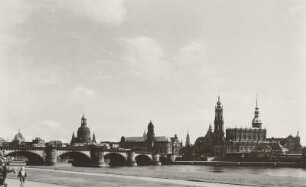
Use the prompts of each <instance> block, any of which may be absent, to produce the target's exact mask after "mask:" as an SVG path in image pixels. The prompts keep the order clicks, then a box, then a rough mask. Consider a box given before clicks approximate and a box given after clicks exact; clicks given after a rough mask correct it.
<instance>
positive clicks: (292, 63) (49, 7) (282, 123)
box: [0, 0, 306, 145]
mask: <svg viewBox="0 0 306 187" xmlns="http://www.w3.org/2000/svg"><path fill="white" fill-rule="evenodd" d="M109 7H111V8H109ZM305 7H306V6H305V2H304V1H302V0H297V1H290V0H268V1H257V0H251V1H247V2H246V1H241V0H234V1H231V2H229V1H226V0H220V1H201V0H195V1H185V0H176V1H175V0H169V1H152V0H134V1H131V0H103V1H100V0H92V1H82V0H71V1H69V3H68V2H67V1H60V0H46V1H36V0H34V1H26V0H11V1H2V2H0V85H1V86H0V95H1V97H0V106H1V107H0V119H1V121H0V128H1V132H0V137H3V138H5V139H7V138H10V139H12V138H13V136H14V135H15V134H16V133H17V132H18V129H21V132H22V133H23V135H24V136H25V137H26V139H27V140H31V139H32V138H34V137H36V136H39V137H42V138H43V139H45V140H52V139H57V140H62V141H65V142H69V140H70V138H71V134H72V132H73V131H74V132H75V131H76V129H77V128H78V126H79V125H80V118H81V115H82V114H83V113H85V115H86V117H87V119H88V125H89V127H90V128H91V131H92V132H95V134H96V138H97V140H99V141H101V140H111V141H119V140H120V137H121V136H122V135H130V136H139V135H142V133H143V131H144V130H145V129H146V126H147V124H148V123H149V121H150V120H152V122H153V123H154V125H155V127H156V129H155V130H156V134H159V135H167V136H168V137H171V136H173V135H174V134H175V133H177V135H178V137H179V138H180V139H182V140H183V142H184V141H185V138H186V135H187V131H189V134H190V139H191V142H192V143H193V142H194V141H195V139H196V138H197V137H199V136H204V135H205V133H206V131H207V129H208V126H209V124H210V123H213V120H214V107H215V104H216V101H217V97H218V95H220V96H221V102H222V104H223V107H224V118H225V119H224V127H225V128H228V127H235V126H237V127H241V126H242V127H251V122H252V119H253V116H254V110H255V98H256V94H258V105H259V108H260V112H261V118H262V122H263V124H262V127H263V128H266V129H267V136H268V137H272V136H273V137H287V136H288V135H290V134H292V135H296V133H297V131H299V132H300V136H301V144H302V145H306V127H305V124H306V118H305V117H304V114H305V111H306V87H305V86H304V85H305V82H306V64H305V61H306V56H305V51H306V34H305V33H306V16H305Z"/></svg>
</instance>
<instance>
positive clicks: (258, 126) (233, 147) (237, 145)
mask: <svg viewBox="0 0 306 187" xmlns="http://www.w3.org/2000/svg"><path fill="white" fill-rule="evenodd" d="M254 114H255V115H254V118H253V120H252V127H251V128H242V127H241V128H228V129H226V141H227V153H249V152H251V150H252V149H254V148H255V147H257V145H258V144H261V143H265V142H266V135H267V131H266V129H262V122H261V119H260V116H259V115H260V112H259V107H258V105H257V98H256V107H255V112H254Z"/></svg>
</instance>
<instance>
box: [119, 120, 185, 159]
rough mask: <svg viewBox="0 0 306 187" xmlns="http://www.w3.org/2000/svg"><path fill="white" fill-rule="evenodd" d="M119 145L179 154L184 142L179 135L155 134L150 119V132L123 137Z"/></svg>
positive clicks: (140, 149)
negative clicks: (169, 136)
mask: <svg viewBox="0 0 306 187" xmlns="http://www.w3.org/2000/svg"><path fill="white" fill-rule="evenodd" d="M119 146H120V147H122V148H126V149H132V150H134V151H143V152H154V153H159V154H165V155H166V154H175V155H176V154H179V150H180V148H181V147H182V143H181V142H180V141H179V139H178V137H177V135H176V134H175V135H174V137H171V138H170V139H168V138H167V137H166V136H155V132H154V125H153V123H152V121H150V123H149V125H148V132H147V133H144V134H143V136H138V137H124V136H122V137H121V140H120V143H119Z"/></svg>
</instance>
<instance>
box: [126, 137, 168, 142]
mask: <svg viewBox="0 0 306 187" xmlns="http://www.w3.org/2000/svg"><path fill="white" fill-rule="evenodd" d="M154 140H155V141H156V142H168V138H167V137H166V136H155V138H154ZM125 141H126V142H145V141H146V137H143V136H138V137H125Z"/></svg>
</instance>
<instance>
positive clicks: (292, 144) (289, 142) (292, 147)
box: [266, 133, 302, 154]
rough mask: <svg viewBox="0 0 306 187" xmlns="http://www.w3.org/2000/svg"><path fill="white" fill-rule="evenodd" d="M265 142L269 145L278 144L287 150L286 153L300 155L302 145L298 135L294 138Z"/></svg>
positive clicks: (273, 139)
mask: <svg viewBox="0 0 306 187" xmlns="http://www.w3.org/2000/svg"><path fill="white" fill-rule="evenodd" d="M266 140H267V142H269V143H279V144H280V145H282V146H283V147H285V148H287V149H288V153H292V154H296V153H302V145H301V143H300V136H299V133H297V135H296V136H295V137H294V136H292V135H289V136H288V137H286V138H274V137H272V138H267V139H266Z"/></svg>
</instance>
